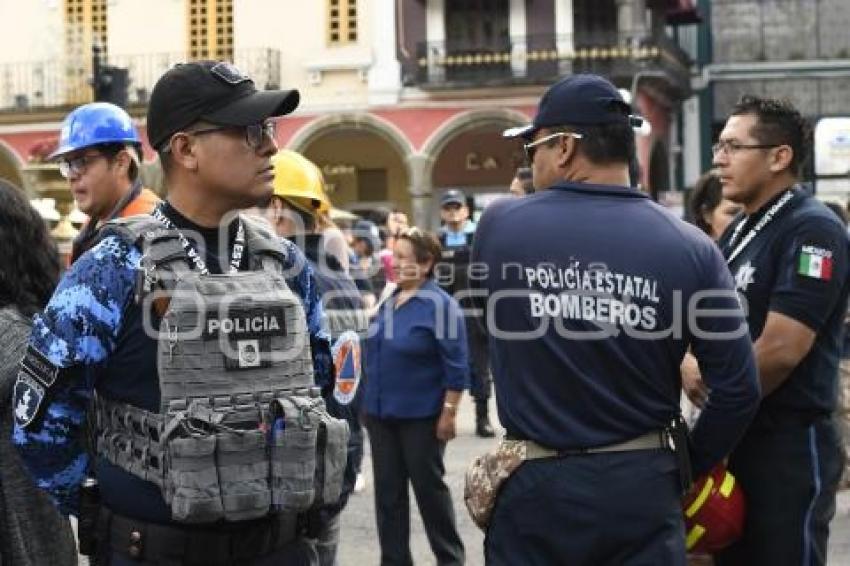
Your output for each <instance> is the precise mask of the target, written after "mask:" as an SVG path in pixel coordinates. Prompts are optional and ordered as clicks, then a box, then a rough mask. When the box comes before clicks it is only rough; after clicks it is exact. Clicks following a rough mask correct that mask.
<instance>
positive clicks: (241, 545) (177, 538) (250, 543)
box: [98, 507, 298, 566]
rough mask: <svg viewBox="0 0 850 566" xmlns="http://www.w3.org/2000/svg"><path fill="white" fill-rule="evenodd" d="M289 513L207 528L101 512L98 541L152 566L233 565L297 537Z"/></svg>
mask: <svg viewBox="0 0 850 566" xmlns="http://www.w3.org/2000/svg"><path fill="white" fill-rule="evenodd" d="M297 523H298V520H297V518H296V517H295V516H294V515H283V514H281V515H272V516H270V517H265V518H262V519H256V520H252V521H243V522H240V523H223V524H215V525H209V526H203V527H202V526H180V525H159V524H156V523H148V522H145V521H140V520H138V519H130V518H128V517H123V516H121V515H116V514H115V513H112V512H111V511H109V510H108V509H106V508H105V507H102V508H101V511H100V517H99V527H100V528H99V531H100V532H101V533H103V535H105V538H106V540H105V541H104V540H103V538H101V539H100V541H98V542H99V543H100V544H101V546H100V548H101V549H102V550H101V551H106V552H107V553H110V554H111V553H118V554H121V555H124V556H129V557H130V558H132V559H134V560H140V561H143V562H151V563H155V564H175V565H177V564H186V565H197V566H201V565H204V566H207V565H209V566H236V565H240V564H246V563H250V562H251V561H253V560H255V559H257V558H260V557H262V556H266V555H268V554H271V553H272V552H274V551H275V550H278V549H280V548H283V547H284V546H286V545H288V544H290V543H292V542H293V541H295V540H296V539H297V538H298V526H297Z"/></svg>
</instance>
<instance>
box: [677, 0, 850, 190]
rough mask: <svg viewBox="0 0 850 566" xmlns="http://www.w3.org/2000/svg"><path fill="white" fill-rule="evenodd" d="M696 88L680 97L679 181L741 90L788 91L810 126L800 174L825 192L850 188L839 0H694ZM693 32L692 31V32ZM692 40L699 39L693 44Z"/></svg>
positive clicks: (849, 77) (699, 163) (847, 41)
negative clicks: (805, 165)
mask: <svg viewBox="0 0 850 566" xmlns="http://www.w3.org/2000/svg"><path fill="white" fill-rule="evenodd" d="M700 8H701V11H702V12H703V14H704V15H705V22H704V26H703V29H702V34H703V36H704V37H703V38H702V41H701V42H700V41H695V42H694V46H695V48H696V49H697V51H701V53H698V54H697V55H696V56H695V59H696V60H697V61H698V63H699V67H700V68H699V72H698V74H697V76H696V77H695V79H694V85H693V86H694V91H695V93H696V96H695V97H694V98H692V99H690V100H689V101H688V102H686V104H685V105H684V112H683V114H684V120H685V121H686V122H687V123H688V124H689V127H688V128H687V129H686V132H685V138H686V144H685V146H686V148H687V153H688V155H686V158H685V164H684V168H685V169H686V171H687V173H686V177H687V179H686V182H687V184H692V182H693V181H694V180H695V179H696V177H697V176H698V175H699V173H700V171H704V170H707V169H708V168H709V167H710V163H711V161H710V160H711V156H710V153H709V147H710V144H711V143H712V141H713V140H714V139H716V137H717V134H718V133H719V132H720V130H721V129H722V127H723V124H724V122H725V120H726V117H727V115H728V113H729V111H730V110H731V109H732V107H733V105H734V104H735V102H736V101H737V100H738V99H739V98H740V97H741V95H743V94H756V95H761V96H771V97H777V98H787V99H789V100H790V101H791V102H793V103H794V104H795V105H796V106H797V108H799V109H800V111H801V112H802V113H803V115H804V116H806V117H807V118H808V119H809V120H810V121H811V122H812V124H813V125H815V127H816V133H815V149H814V155H813V156H810V157H811V158H813V159H810V167H809V170H808V171H807V177H810V178H813V179H815V185H816V191H817V194H818V195H819V196H822V197H823V198H826V199H835V200H841V201H846V200H847V198H848V195H850V177H848V175H850V102H848V100H850V99H848V97H847V92H848V91H850V34H848V33H847V30H848V28H850V12H849V11H848V10H847V2H846V0H774V1H771V2H763V1H760V0H711V1H710V2H709V1H708V0H701V6H700ZM694 39H696V37H695V36H694ZM697 43H699V44H700V45H697Z"/></svg>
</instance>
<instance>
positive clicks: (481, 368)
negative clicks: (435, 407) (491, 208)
mask: <svg viewBox="0 0 850 566" xmlns="http://www.w3.org/2000/svg"><path fill="white" fill-rule="evenodd" d="M440 218H441V219H442V220H443V226H442V227H441V228H440V234H439V237H440V245H442V246H443V257H442V262H441V263H440V265H439V266H438V268H437V271H436V276H437V283H439V285H440V286H441V287H442V288H443V290H445V291H446V292H447V293H449V294H450V295H452V296H453V297H455V298H456V299H457V300H458V302H459V303H460V304H461V306H462V307H463V308H464V309H467V311H469V309H472V308H473V305H472V301H471V300H470V297H469V296H464V294H466V293H467V292H468V291H467V290H468V289H469V255H470V252H471V251H472V237H473V235H474V233H475V225H474V224H473V223H472V222H470V221H469V207H468V206H467V205H466V196H465V195H464V194H463V192H461V191H459V190H457V189H450V190H448V191H446V193H445V194H444V195H443V196H442V198H441V199H440ZM464 321H465V322H466V336H467V342H468V345H469V373H470V376H471V378H472V387H471V388H470V393H471V394H472V398H473V399H475V434H477V435H478V436H480V437H481V438H492V437H493V436H495V431H493V427H492V425H491V424H490V415H489V406H488V400H489V399H490V391H491V389H492V386H491V383H492V380H491V378H490V364H489V361H488V359H487V356H488V353H487V334H486V332H484V326H483V325H482V324H480V323H479V321H478V320H477V318H476V317H474V316H472V315H471V314H469V312H467V314H466V316H465V318H464Z"/></svg>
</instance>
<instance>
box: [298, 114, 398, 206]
mask: <svg viewBox="0 0 850 566" xmlns="http://www.w3.org/2000/svg"><path fill="white" fill-rule="evenodd" d="M288 147H289V148H290V149H293V150H295V151H298V152H300V153H302V154H304V155H305V156H306V157H308V158H309V159H310V160H312V161H313V162H314V163H316V164H317V165H318V166H319V167H320V168H321V169H322V171H323V173H324V175H325V181H326V182H327V184H328V190H329V193H330V196H331V200H332V201H333V203H334V205H335V206H338V207H342V208H348V209H350V210H367V209H372V208H378V207H386V208H396V207H397V208H400V209H401V210H404V211H405V212H407V213H411V211H412V204H411V198H410V178H411V175H410V166H409V163H408V156H409V155H410V154H411V153H412V151H413V149H412V147H411V145H410V142H409V141H408V140H407V138H406V137H405V136H404V134H403V133H402V132H401V131H400V130H399V129H398V128H397V127H396V126H394V125H393V124H391V123H389V122H387V121H386V120H383V119H381V118H379V117H377V116H374V115H372V114H368V113H359V112H358V113H342V114H335V115H333V116H327V117H324V118H319V119H317V120H314V121H312V122H310V123H309V124H307V125H305V126H304V127H303V128H301V129H300V130H299V131H297V132H296V133H295V135H294V136H293V137H292V139H291V141H290V142H289V144H288Z"/></svg>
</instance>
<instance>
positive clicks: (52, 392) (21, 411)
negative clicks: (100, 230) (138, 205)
mask: <svg viewBox="0 0 850 566" xmlns="http://www.w3.org/2000/svg"><path fill="white" fill-rule="evenodd" d="M139 257H140V254H139V252H138V250H136V249H135V248H134V247H133V246H131V245H130V244H128V243H127V242H124V241H122V240H120V239H119V238H117V237H115V236H109V237H107V238H105V239H104V240H102V241H101V242H100V243H99V244H98V245H97V246H95V247H94V248H92V249H91V250H90V251H88V252H87V253H86V254H84V255H83V256H82V257H80V258H79V259H78V260H77V261H76V262H75V263H74V264H73V265H72V266H71V267H70V269H69V270H68V271H67V272H66V273H65V276H64V277H63V278H62V280H61V281H60V282H59V286H58V287H57V288H56V291H55V292H54V294H53V296H52V297H51V299H50V302H49V303H48V304H47V307H46V308H45V310H44V312H43V313H42V314H41V315H40V316H38V317H36V319H35V322H34V326H33V330H32V334H31V335H30V341H29V348H28V351H27V356H26V357H25V358H24V361H23V362H22V363H21V370H20V372H19V374H18V379H17V381H16V383H15V392H14V395H15V399H14V400H13V411H14V413H15V414H14V417H15V427H14V431H13V438H12V442H13V443H14V445H15V447H16V448H17V450H18V452H19V453H20V455H21V458H22V459H23V461H24V464H25V465H26V467H27V469H28V470H29V472H30V474H31V475H32V476H33V478H34V480H35V482H36V484H37V485H38V486H39V487H41V488H42V489H44V490H46V491H47V492H48V493H49V494H50V495H51V496H52V497H53V499H54V501H55V503H56V504H57V506H58V507H59V509H60V510H61V511H62V512H63V513H65V514H76V509H77V497H78V487H79V484H80V482H81V481H82V479H83V476H84V474H85V473H86V468H87V466H88V455H87V454H86V452H85V448H84V439H83V431H84V426H83V424H84V422H85V413H86V410H87V407H88V404H89V402H90V399H91V392H92V389H93V386H94V377H93V370H94V369H95V368H96V367H97V366H98V365H99V364H101V363H102V362H103V361H104V360H105V359H106V358H107V357H108V356H110V355H111V353H112V352H113V351H114V349H115V344H116V338H117V336H118V330H119V328H120V325H121V322H122V314H123V312H124V310H125V308H126V305H127V303H128V301H129V300H131V296H132V292H133V287H134V283H135V269H136V268H137V267H138V265H139ZM28 359H30V360H32V361H31V362H30V363H29V364H27V360H28ZM33 368H35V369H33ZM45 376H46V378H45Z"/></svg>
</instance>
